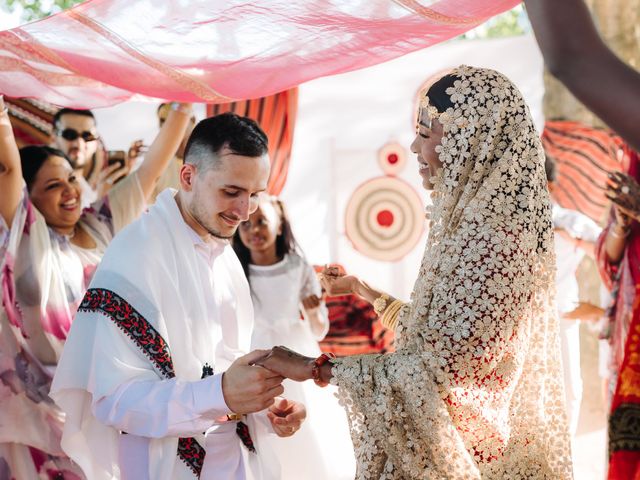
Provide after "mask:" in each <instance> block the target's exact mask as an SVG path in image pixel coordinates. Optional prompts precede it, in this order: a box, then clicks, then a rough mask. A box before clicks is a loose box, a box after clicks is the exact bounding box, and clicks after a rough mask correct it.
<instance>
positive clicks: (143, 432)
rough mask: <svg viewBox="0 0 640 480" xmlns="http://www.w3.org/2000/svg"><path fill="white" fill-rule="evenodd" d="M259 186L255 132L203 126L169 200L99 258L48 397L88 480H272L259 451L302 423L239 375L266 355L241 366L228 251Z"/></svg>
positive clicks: (259, 383)
mask: <svg viewBox="0 0 640 480" xmlns="http://www.w3.org/2000/svg"><path fill="white" fill-rule="evenodd" d="M268 177H269V159H268V157H267V137H266V136H265V134H264V132H262V130H261V129H260V128H259V127H258V125H257V124H256V123H255V122H253V121H252V120H250V119H248V118H243V117H239V116H237V115H234V114H223V115H219V116H216V117H213V118H208V119H206V120H203V121H202V122H200V123H199V124H198V125H197V126H196V127H195V129H194V131H193V133H192V135H191V137H190V138H189V141H188V144H187V147H186V152H185V163H184V165H183V166H182V169H181V171H180V190H179V191H178V192H176V191H173V190H169V189H167V190H165V191H164V192H162V193H161V194H160V195H159V197H158V199H157V202H156V204H155V205H154V206H152V207H151V208H150V209H149V212H148V213H147V214H145V215H143V217H142V218H141V219H140V220H138V221H137V222H135V223H133V224H132V225H131V226H129V227H128V228H127V229H125V230H123V231H122V232H121V233H120V234H119V235H118V236H117V237H116V238H115V240H114V241H113V243H112V244H111V246H110V247H109V249H108V250H107V252H106V254H105V256H104V258H103V261H102V263H101V265H100V266H99V268H98V270H97V272H96V274H95V276H94V280H93V282H92V283H91V287H90V289H89V290H88V291H87V293H86V295H85V298H84V300H83V301H82V304H81V305H80V307H79V311H78V315H77V316H76V319H75V321H74V324H73V327H72V329H71V332H70V335H69V337H68V340H67V343H66V345H65V349H64V352H63V355H62V358H61V360H60V363H59V365H58V369H57V372H56V376H55V379H54V383H53V386H52V392H51V396H52V397H53V398H54V400H55V401H56V402H57V403H58V405H60V407H61V408H62V409H63V410H64V411H65V413H66V424H65V430H64V435H63V440H62V445H63V448H64V450H65V452H66V453H67V454H68V455H69V456H70V457H71V458H72V459H73V460H75V461H76V462H77V463H78V464H80V466H81V467H82V468H83V470H84V473H85V475H86V476H87V477H88V478H91V479H96V480H101V479H105V480H106V479H111V478H122V479H153V480H163V479H166V480H169V479H193V478H202V479H214V478H216V479H218V478H224V479H237V480H242V479H245V478H252V479H265V480H267V479H273V478H278V476H279V474H278V467H277V465H274V463H275V459H274V458H273V457H271V456H270V455H269V452H268V451H267V450H266V447H265V449H261V439H262V438H264V436H265V435H267V434H268V433H269V432H275V433H276V434H278V435H279V436H282V437H285V436H290V435H292V434H293V433H294V432H295V431H297V430H298V429H299V428H300V425H301V423H302V421H303V420H304V418H305V416H306V411H305V409H304V406H302V405H300V404H298V403H295V402H287V401H286V400H282V399H277V398H276V397H278V396H279V395H280V394H282V393H283V387H282V385H281V383H282V380H283V378H282V377H281V376H279V375H277V374H274V373H272V372H271V371H269V370H267V369H265V368H262V367H260V366H254V365H253V362H254V361H256V360H257V359H258V358H260V357H261V356H263V355H264V353H266V352H262V351H254V352H251V353H249V354H246V352H248V351H249V345H250V339H251V330H252V327H253V308H252V302H251V297H250V293H249V285H248V284H247V281H246V278H245V276H244V273H243V271H242V267H241V266H240V263H239V261H238V259H237V257H236V256H235V253H234V252H233V250H232V248H231V247H230V246H229V242H228V240H229V239H230V238H231V237H232V236H233V234H234V233H235V231H236V229H237V227H238V225H239V224H240V222H242V221H244V220H247V219H248V217H249V215H250V214H251V213H252V212H253V211H254V210H255V209H256V208H257V205H258V195H259V193H260V192H262V191H264V190H265V188H266V185H267V180H268ZM265 409H268V410H267V411H266V413H265V412H263V411H264V410H265ZM258 412H260V413H258ZM125 432H126V433H125ZM203 432H204V433H203Z"/></svg>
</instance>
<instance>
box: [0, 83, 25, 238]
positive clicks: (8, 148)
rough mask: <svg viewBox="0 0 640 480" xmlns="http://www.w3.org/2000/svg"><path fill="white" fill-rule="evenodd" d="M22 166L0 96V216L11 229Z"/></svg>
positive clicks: (17, 200) (21, 183) (18, 196)
mask: <svg viewBox="0 0 640 480" xmlns="http://www.w3.org/2000/svg"><path fill="white" fill-rule="evenodd" d="M22 185H23V182H22V166H21V165H20V153H19V152H18V146H17V145H16V140H15V138H14V137H13V130H12V129H11V121H9V112H8V110H6V108H5V105H4V99H3V98H2V96H1V95H0V192H2V201H0V215H2V218H4V221H5V222H6V224H7V226H8V227H9V228H11V223H12V222H13V216H14V215H15V213H16V209H17V208H18V203H19V202H20V198H21V195H22Z"/></svg>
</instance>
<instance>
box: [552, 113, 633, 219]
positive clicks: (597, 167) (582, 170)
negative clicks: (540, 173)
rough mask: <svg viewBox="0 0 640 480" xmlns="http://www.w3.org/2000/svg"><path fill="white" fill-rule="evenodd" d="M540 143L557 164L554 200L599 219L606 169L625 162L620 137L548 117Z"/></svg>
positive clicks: (603, 204)
mask: <svg viewBox="0 0 640 480" xmlns="http://www.w3.org/2000/svg"><path fill="white" fill-rule="evenodd" d="M542 144H543V146H544V150H545V153H546V155H547V156H548V157H551V158H552V159H554V160H555V161H556V164H557V169H558V172H557V173H558V178H557V181H556V187H555V189H554V192H553V196H554V198H555V200H556V201H557V202H558V204H559V205H560V206H561V207H564V208H569V209H571V210H577V211H579V212H581V213H584V214H585V215H587V216H588V217H590V218H591V219H593V220H594V221H595V222H597V223H600V222H602V220H603V219H604V217H605V216H606V213H607V208H608V204H609V203H608V200H607V199H606V197H605V196H604V187H605V185H606V179H607V173H608V172H609V171H620V170H624V169H625V167H626V165H627V164H628V158H627V157H626V155H625V153H624V152H625V149H624V142H623V141H622V139H620V137H618V136H617V135H615V134H613V133H612V132H610V131H609V130H605V129H601V128H592V127H587V126H586V125H583V124H581V123H578V122H565V121H549V122H547V123H546V124H545V128H544V132H543V134H542Z"/></svg>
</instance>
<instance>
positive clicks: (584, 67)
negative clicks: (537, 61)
mask: <svg viewBox="0 0 640 480" xmlns="http://www.w3.org/2000/svg"><path fill="white" fill-rule="evenodd" d="M524 3H525V5H526V7H527V13H528V15H529V20H530V21H531V25H532V26H533V31H534V33H535V35H536V39H537V41H538V45H539V46H540V49H541V50H542V55H543V57H544V61H545V63H546V65H547V67H548V68H549V70H550V71H551V73H552V74H553V75H554V76H556V77H557V78H558V79H559V80H560V81H561V82H562V83H563V84H564V85H565V86H566V87H567V88H568V89H569V90H570V91H571V93H573V94H574V95H575V96H576V97H577V98H578V100H580V101H581V102H582V103H584V104H585V106H586V107H587V108H589V109H590V110H592V111H593V112H594V113H595V114H596V115H598V116H599V117H600V118H601V119H602V120H603V121H604V122H605V123H606V124H607V125H608V126H609V127H610V128H611V129H612V130H614V131H615V132H616V133H617V134H618V135H620V136H621V137H622V138H623V139H624V140H625V141H626V142H628V143H629V144H630V145H632V146H633V147H634V148H635V149H636V150H640V129H638V120H639V119H640V74H639V73H638V72H636V71H635V70H633V69H632V68H631V67H629V66H628V65H626V64H625V63H624V62H622V61H621V60H620V59H619V58H618V57H616V55H615V54H614V53H613V52H612V51H611V50H610V49H609V48H608V47H607V46H606V45H605V43H604V42H603V41H602V39H601V38H600V35H599V34H598V31H597V30H596V27H595V25H594V23H593V20H592V18H591V13H590V12H589V9H588V8H587V6H586V5H585V4H584V1H583V0H562V1H558V0H524Z"/></svg>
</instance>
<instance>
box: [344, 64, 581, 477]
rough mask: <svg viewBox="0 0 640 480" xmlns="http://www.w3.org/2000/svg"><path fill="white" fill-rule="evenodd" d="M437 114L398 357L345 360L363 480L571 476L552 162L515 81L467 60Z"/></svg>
mask: <svg viewBox="0 0 640 480" xmlns="http://www.w3.org/2000/svg"><path fill="white" fill-rule="evenodd" d="M443 81H448V82H450V85H449V87H448V88H447V89H446V94H447V95H449V96H450V103H451V105H452V106H450V107H449V108H447V109H446V110H445V111H442V112H438V111H437V109H434V108H432V107H429V106H427V107H426V109H425V110H426V111H423V112H422V114H423V115H424V114H427V115H431V116H435V115H437V118H438V120H439V121H440V123H441V124H442V125H443V129H444V135H443V138H442V142H441V145H440V146H439V147H437V149H436V151H437V152H438V154H439V159H440V161H441V162H442V164H443V168H442V169H441V171H440V172H439V173H438V175H437V178H436V179H435V188H434V193H433V206H432V208H431V212H430V223H431V229H430V233H429V237H428V240H427V246H426V249H425V254H424V258H423V261H422V265H421V268H420V272H419V276H418V279H417V281H416V284H415V287H414V291H413V294H412V301H411V302H410V303H409V304H408V305H407V306H406V307H405V308H404V309H403V311H402V313H401V317H400V321H399V326H398V330H397V343H396V348H397V351H396V353H393V354H388V355H378V356H372V355H369V356H359V357H351V358H345V359H340V360H339V361H337V362H336V366H335V368H334V381H335V383H337V384H338V385H339V386H340V393H341V396H342V399H343V401H344V402H345V404H346V406H347V409H348V411H349V413H350V420H351V425H352V436H353V439H354V445H355V447H356V452H357V455H358V478H385V479H387V478H388V479H400V478H402V479H406V478H429V479H431V478H433V479H436V478H437V479H440V478H455V479H466V478H480V476H481V477H482V478H483V479H504V478H527V479H530V478H535V479H543V478H544V479H546V478H553V479H569V478H571V476H572V473H571V458H570V447H569V436H568V430H567V425H566V419H565V413H564V393H563V386H562V375H561V368H560V352H559V340H558V325H557V318H556V315H555V308H554V302H553V292H554V280H555V278H554V277H555V258H554V249H553V229H552V224H551V209H550V201H549V195H548V191H547V186H546V175H545V170H544V154H543V151H542V148H541V144H540V140H539V137H538V134H537V132H536V130H535V127H534V126H533V122H532V119H531V115H530V113H529V111H528V108H527V106H526V104H525V102H524V100H523V98H522V96H521V94H520V92H519V91H518V89H517V88H516V87H515V86H514V85H513V83H511V81H509V80H508V79H507V78H506V77H505V76H504V75H502V74H500V73H498V72H495V71H492V70H487V69H478V68H472V67H467V66H461V67H459V68H457V69H455V70H454V71H453V72H451V73H450V74H449V76H448V77H445V78H444V79H443Z"/></svg>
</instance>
